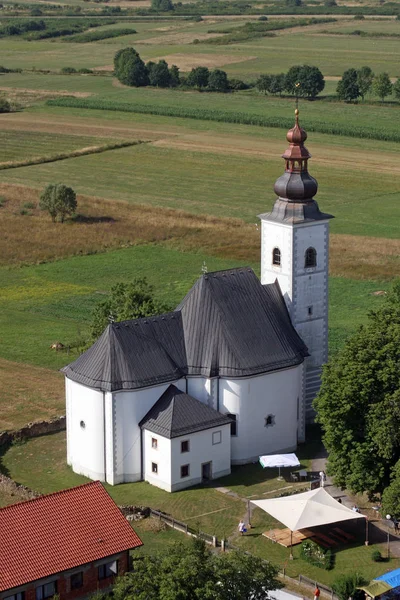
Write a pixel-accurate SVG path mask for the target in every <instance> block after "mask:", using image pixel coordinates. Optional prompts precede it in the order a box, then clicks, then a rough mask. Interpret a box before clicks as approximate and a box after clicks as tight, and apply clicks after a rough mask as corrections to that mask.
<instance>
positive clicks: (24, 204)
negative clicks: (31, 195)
mask: <svg viewBox="0 0 400 600" xmlns="http://www.w3.org/2000/svg"><path fill="white" fill-rule="evenodd" d="M22 208H36V204H35V203H34V202H24V203H23V205H22Z"/></svg>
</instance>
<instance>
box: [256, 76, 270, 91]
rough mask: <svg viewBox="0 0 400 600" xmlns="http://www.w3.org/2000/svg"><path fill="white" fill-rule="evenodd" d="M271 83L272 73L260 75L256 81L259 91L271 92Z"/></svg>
mask: <svg viewBox="0 0 400 600" xmlns="http://www.w3.org/2000/svg"><path fill="white" fill-rule="evenodd" d="M270 85H271V75H267V74H265V75H260V77H259V78H258V79H257V81H256V88H257V89H258V91H259V92H264V94H266V93H267V92H269V88H270Z"/></svg>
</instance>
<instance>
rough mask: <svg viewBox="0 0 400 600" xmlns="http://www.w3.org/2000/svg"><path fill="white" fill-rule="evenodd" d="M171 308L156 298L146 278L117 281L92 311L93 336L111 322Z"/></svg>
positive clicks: (98, 333) (98, 334) (96, 336)
mask: <svg viewBox="0 0 400 600" xmlns="http://www.w3.org/2000/svg"><path fill="white" fill-rule="evenodd" d="M169 310H170V307H169V306H166V305H165V304H162V303H161V302H159V301H158V300H156V299H155V298H154V289H153V286H151V285H150V284H149V282H148V281H147V279H146V278H137V279H134V280H133V281H132V282H131V283H117V284H116V285H114V286H113V287H112V288H111V293H110V295H109V296H108V297H107V298H105V299H104V300H103V301H102V302H100V303H99V304H98V305H97V306H96V307H95V309H94V311H93V313H92V321H91V325H90V334H91V338H92V340H95V339H97V338H98V337H99V336H100V335H101V333H102V332H103V330H104V329H105V327H106V326H107V325H108V324H109V323H114V322H118V321H127V320H130V319H139V318H140V317H148V316H150V315H155V314H161V313H164V312H168V311H169Z"/></svg>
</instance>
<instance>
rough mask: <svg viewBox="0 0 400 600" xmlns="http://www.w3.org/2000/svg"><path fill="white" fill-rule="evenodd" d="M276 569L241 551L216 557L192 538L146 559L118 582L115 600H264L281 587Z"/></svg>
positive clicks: (115, 588)
mask: <svg viewBox="0 0 400 600" xmlns="http://www.w3.org/2000/svg"><path fill="white" fill-rule="evenodd" d="M276 575H277V569H276V568H275V567H274V566H272V565H271V564H269V563H265V562H263V561H262V560H261V559H260V558H257V557H254V556H250V555H246V554H244V553H242V552H238V551H235V552H229V553H226V554H220V555H215V554H213V553H211V552H210V550H209V549H208V548H206V546H205V543H204V542H203V541H201V540H198V539H196V538H193V539H192V541H191V542H190V543H189V544H175V545H173V546H172V547H171V548H170V549H169V550H168V553H166V554H162V555H158V556H146V557H144V558H143V559H140V560H137V561H135V563H134V569H133V571H132V572H130V573H128V574H126V575H125V576H124V577H120V578H119V579H118V581H117V583H116V585H115V587H114V590H113V592H114V595H113V598H114V600H250V599H251V600H265V598H266V594H267V592H268V591H269V590H273V589H276V588H279V587H282V586H281V584H280V583H279V582H278V581H277V580H276Z"/></svg>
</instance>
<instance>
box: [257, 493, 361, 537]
mask: <svg viewBox="0 0 400 600" xmlns="http://www.w3.org/2000/svg"><path fill="white" fill-rule="evenodd" d="M251 502H252V503H253V504H255V505H256V506H259V507H260V508H262V510H265V512H267V513H268V514H270V515H272V516H273V517H274V518H275V519H277V520H278V521H280V522H281V523H283V524H284V525H286V527H288V528H289V529H291V530H292V531H297V530H298V529H306V528H307V527H317V526H318V525H326V524H328V523H337V522H339V521H348V520H351V519H365V518H366V517H365V515H361V514H360V513H357V512H354V511H353V510H351V509H350V508H347V507H346V506H343V504H340V502H337V501H336V500H335V499H334V498H332V496H330V495H329V494H328V492H327V491H325V490H324V488H318V489H316V490H311V491H310V492H304V494H294V495H293V496H286V497H284V498H272V499H271V500H251Z"/></svg>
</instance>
